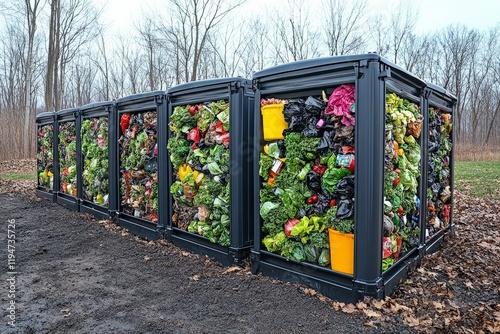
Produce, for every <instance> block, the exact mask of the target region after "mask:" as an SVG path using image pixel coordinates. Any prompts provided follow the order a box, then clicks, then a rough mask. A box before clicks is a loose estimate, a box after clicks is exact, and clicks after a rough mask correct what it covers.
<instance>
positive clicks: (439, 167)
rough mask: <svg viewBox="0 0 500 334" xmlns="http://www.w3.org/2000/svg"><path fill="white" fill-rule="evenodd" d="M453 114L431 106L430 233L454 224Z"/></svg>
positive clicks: (428, 223)
mask: <svg viewBox="0 0 500 334" xmlns="http://www.w3.org/2000/svg"><path fill="white" fill-rule="evenodd" d="M451 130H452V122H451V114H449V113H446V112H444V111H441V110H439V109H434V108H432V107H431V108H429V155H428V168H429V170H428V179H427V219H426V236H427V237H431V236H432V235H433V234H435V233H436V232H437V231H440V230H442V229H444V228H445V227H446V226H448V225H449V223H450V212H451V189H450V187H451V172H450V161H451V147H452V143H451Z"/></svg>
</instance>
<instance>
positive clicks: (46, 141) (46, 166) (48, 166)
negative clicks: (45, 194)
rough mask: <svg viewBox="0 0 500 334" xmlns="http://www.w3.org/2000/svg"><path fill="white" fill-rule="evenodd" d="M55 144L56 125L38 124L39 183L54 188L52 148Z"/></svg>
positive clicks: (37, 155) (37, 157)
mask: <svg viewBox="0 0 500 334" xmlns="http://www.w3.org/2000/svg"><path fill="white" fill-rule="evenodd" d="M53 144H54V125H52V124H46V125H43V126H38V136H37V154H36V160H37V175H38V185H40V186H42V187H45V188H47V189H52V188H53V184H54V181H53V180H54V176H53V163H52V159H53V156H52V148H53Z"/></svg>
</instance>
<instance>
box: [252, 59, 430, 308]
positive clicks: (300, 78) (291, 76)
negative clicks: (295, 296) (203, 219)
mask: <svg viewBox="0 0 500 334" xmlns="http://www.w3.org/2000/svg"><path fill="white" fill-rule="evenodd" d="M344 83H354V84H355V85H356V136H355V145H356V166H355V168H356V170H355V175H356V178H355V201H354V202H355V210H354V212H355V222H356V224H355V233H354V236H355V242H354V245H355V246H354V247H355V252H354V256H355V261H354V274H353V276H349V275H344V274H341V273H338V272H335V271H332V270H330V269H326V268H324V267H320V266H317V265H314V264H311V263H304V262H302V263H297V262H295V261H292V260H286V259H285V258H283V257H281V256H279V255H276V254H273V253H270V252H267V251H265V250H262V249H261V239H262V238H261V231H260V229H261V222H260V216H259V214H258V211H259V206H258V204H259V201H260V200H259V189H260V184H259V182H258V181H257V180H259V175H258V170H259V159H258V154H259V153H258V152H259V151H260V145H261V133H260V125H261V116H260V103H259V101H260V99H261V97H267V96H272V97H277V98H290V97H297V96H308V95H313V94H314V95H321V91H322V90H324V89H325V88H333V87H336V86H338V85H341V84H344ZM253 84H254V90H255V103H254V106H255V108H254V128H255V130H254V133H255V140H254V148H255V150H254V151H255V152H256V158H255V159H254V164H253V179H254V180H256V182H255V183H254V190H253V203H254V205H255V207H254V229H255V230H254V236H255V240H256V242H255V243H254V248H253V249H252V252H251V264H252V272H253V273H254V274H256V273H263V274H264V275H267V276H271V277H275V278H278V279H281V280H284V281H291V282H297V283H302V284H305V285H308V286H310V287H312V288H314V289H316V290H318V291H319V292H320V293H322V294H324V295H326V296H328V297H331V298H334V299H337V300H342V301H347V302H354V301H357V300H359V299H361V298H363V296H373V297H376V298H382V297H384V296H386V295H390V294H391V293H392V291H393V290H394V288H395V287H396V286H397V284H399V282H401V281H402V280H404V279H405V278H406V277H407V275H408V273H409V272H410V271H411V270H413V269H415V268H416V267H417V266H418V265H419V263H420V260H421V258H422V256H423V255H424V253H425V245H423V244H422V245H421V246H420V247H418V248H414V249H412V250H411V251H409V252H408V253H406V254H405V255H404V256H403V257H402V258H401V259H400V260H399V261H398V262H397V263H395V264H394V265H393V266H391V267H390V268H389V269H388V270H386V271H385V272H382V230H383V228H382V220H383V205H382V203H383V198H384V197H383V193H384V183H383V180H384V137H385V136H384V134H385V96H386V92H387V90H389V91H393V92H394V93H396V94H398V95H401V96H403V97H405V98H408V99H410V100H412V101H414V102H416V103H419V104H420V106H423V105H424V104H425V103H424V101H425V96H424V90H425V87H426V83H425V82H424V81H422V80H420V79H419V78H417V77H415V76H413V75H412V74H411V73H409V72H407V71H405V70H404V69H402V68H400V67H399V66H397V65H395V64H392V63H391V62H389V61H387V60H386V59H384V58H382V57H380V56H378V55H377V54H366V55H357V56H340V57H328V58H320V59H314V60H305V61H298V62H294V63H289V64H285V65H280V66H276V67H273V68H270V69H267V70H263V71H260V72H257V73H255V74H254V77H253ZM328 93H329V92H328ZM424 117H425V114H424ZM422 133H425V130H423V132H422ZM422 147H424V146H422ZM422 151H425V149H423V150H422ZM422 164H423V163H422ZM426 181H427V178H426V176H425V174H424V173H422V176H421V180H420V187H419V190H418V191H419V196H420V197H421V196H422V194H423V193H424V191H425V189H426V187H425V186H424V187H422V185H425V184H426ZM421 198H422V197H421ZM424 198H425V197H424ZM422 202H423V201H422ZM423 217H425V216H422V215H420V222H419V223H420V226H422V224H424V218H423Z"/></svg>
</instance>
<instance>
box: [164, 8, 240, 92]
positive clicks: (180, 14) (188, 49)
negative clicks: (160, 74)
mask: <svg viewBox="0 0 500 334" xmlns="http://www.w3.org/2000/svg"><path fill="white" fill-rule="evenodd" d="M242 3H243V0H236V1H231V0H225V1H224V0H170V1H169V5H170V10H169V13H170V14H171V15H170V20H169V21H168V24H167V25H163V27H162V31H163V34H164V36H165V38H166V39H167V41H168V42H169V43H170V45H171V46H172V47H173V48H175V49H176V51H175V57H176V63H177V65H178V66H179V67H178V68H177V72H178V73H179V75H177V78H178V79H177V81H178V83H179V81H180V80H183V81H194V80H196V79H198V70H199V65H200V57H201V54H202V52H203V51H204V49H205V47H206V45H207V39H208V36H209V33H210V32H211V31H212V30H213V29H214V28H215V27H217V26H218V25H219V24H220V23H221V22H222V20H223V19H224V18H225V17H226V16H227V15H228V14H229V13H230V12H231V11H232V10H233V9H234V8H236V7H237V6H239V5H240V4H242Z"/></svg>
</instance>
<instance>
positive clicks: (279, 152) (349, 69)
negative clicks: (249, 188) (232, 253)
mask: <svg viewBox="0 0 500 334" xmlns="http://www.w3.org/2000/svg"><path fill="white" fill-rule="evenodd" d="M253 85H254V89H255V103H254V107H255V108H254V116H255V117H254V128H255V131H254V138H255V142H254V146H255V148H256V150H255V151H254V152H256V154H257V155H258V156H257V157H256V158H255V161H254V174H253V178H254V180H256V182H255V183H254V190H253V196H254V200H253V203H256V205H255V206H254V212H255V213H254V219H255V222H254V228H255V230H254V235H255V242H254V247H253V249H252V252H251V263H252V272H253V273H263V274H264V275H268V276H271V277H276V278H279V279H281V280H285V281H291V282H298V283H302V284H305V285H308V286H310V287H312V288H314V289H316V290H317V291H319V292H321V293H322V294H324V295H326V296H328V297H331V298H334V299H337V300H343V301H348V302H353V301H356V300H359V299H362V298H363V297H364V296H374V297H377V298H382V297H383V296H386V295H390V294H391V293H392V291H393V290H394V288H395V286H396V285H397V284H398V283H399V282H400V281H401V280H403V279H405V277H407V274H408V272H409V271H410V270H412V269H414V268H415V267H416V266H417V265H418V264H419V262H420V260H421V258H422V256H423V254H424V253H425V240H424V239H423V238H422V235H423V233H422V232H421V231H422V228H425V227H424V226H425V217H424V218H423V216H425V213H426V211H424V210H423V208H422V205H421V204H420V203H425V200H423V199H425V198H426V196H427V193H426V192H427V187H426V186H425V185H426V179H427V178H426V177H425V174H424V172H425V171H424V169H423V168H424V165H425V164H422V163H421V162H422V161H423V160H422V157H423V153H424V152H425V151H426V148H427V146H426V145H425V140H424V139H423V137H425V135H426V134H425V128H424V127H425V124H424V123H425V122H424V118H425V117H427V113H426V112H425V113H422V112H421V110H422V108H423V107H424V106H425V103H426V101H425V96H424V93H425V89H426V83H425V82H423V81H422V80H420V79H419V78H417V77H415V76H414V75H412V74H411V73H409V72H407V71H406V70H404V69H402V68H400V67H398V66H397V65H395V64H392V63H391V62H389V61H387V60H386V59H384V58H382V57H380V56H378V55H376V54H365V55H356V56H339V57H327V58H319V59H312V60H304V61H298V62H293V63H288V64H284V65H279V66H276V67H272V68H269V69H266V70H263V71H260V72H257V73H255V74H254V76H253ZM422 133H424V134H423V135H421V134H422ZM423 213H424V214H423Z"/></svg>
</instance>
